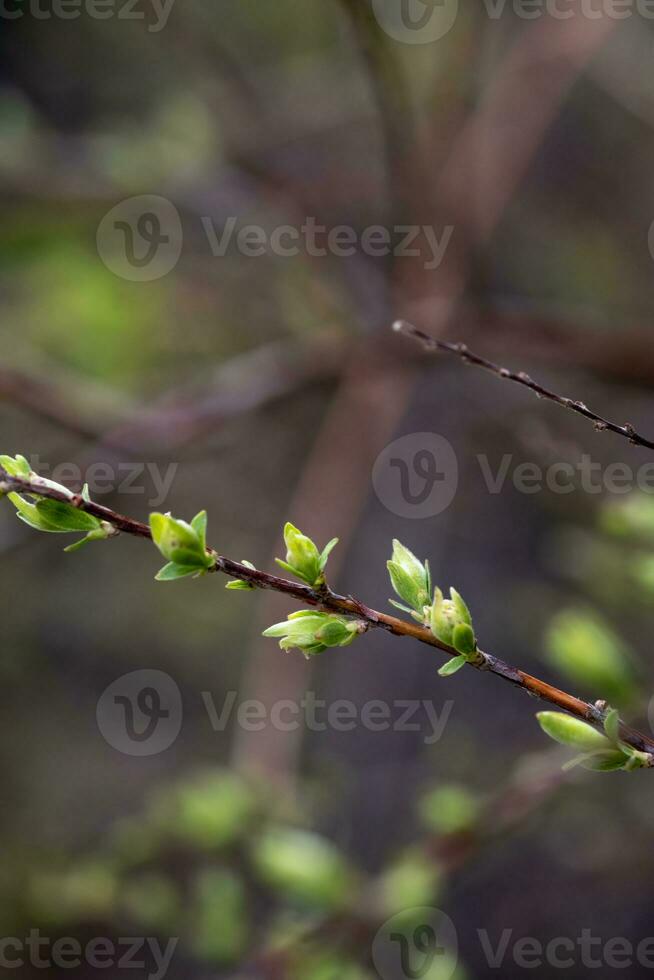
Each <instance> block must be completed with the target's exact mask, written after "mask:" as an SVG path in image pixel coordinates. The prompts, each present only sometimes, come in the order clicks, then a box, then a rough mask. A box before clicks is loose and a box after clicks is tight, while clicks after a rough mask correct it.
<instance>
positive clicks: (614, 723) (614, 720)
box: [604, 708, 620, 745]
mask: <svg viewBox="0 0 654 980" xmlns="http://www.w3.org/2000/svg"><path fill="white" fill-rule="evenodd" d="M604 731H605V732H606V734H607V736H608V737H609V738H610V739H611V741H612V742H613V744H614V745H617V743H618V741H619V739H620V715H619V713H618V711H617V709H616V708H611V710H610V711H609V712H608V713H607V715H606V718H605V719H604Z"/></svg>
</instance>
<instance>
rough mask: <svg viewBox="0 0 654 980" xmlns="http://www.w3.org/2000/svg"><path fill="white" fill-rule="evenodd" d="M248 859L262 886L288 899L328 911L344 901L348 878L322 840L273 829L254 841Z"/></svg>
mask: <svg viewBox="0 0 654 980" xmlns="http://www.w3.org/2000/svg"><path fill="white" fill-rule="evenodd" d="M252 858H253V862H254V866H255V869H256V870H257V871H258V873H259V875H260V876H261V878H262V879H263V881H264V883H265V884H267V885H269V886H270V887H272V888H274V889H275V890H276V891H279V892H282V893H283V894H285V895H288V896H289V897H291V898H295V899H300V900H302V901H305V902H310V903H311V904H313V905H318V906H322V907H328V908H334V907H340V906H342V905H344V904H345V903H346V902H347V901H348V898H349V895H350V893H351V890H352V884H353V882H352V875H351V873H350V870H349V868H348V866H347V864H346V863H345V860H344V858H343V857H342V856H341V854H340V853H339V851H338V850H337V849H336V848H335V847H334V845H333V844H332V843H331V842H330V841H328V840H326V839H325V838H324V837H319V836H318V835H317V834H313V833H308V832H307V831H304V830H294V829H286V828H279V829H276V828H274V829H272V830H268V831H267V832H266V833H265V834H264V836H262V837H260V838H259V839H258V840H257V841H256V843H255V844H254V846H253V849H252Z"/></svg>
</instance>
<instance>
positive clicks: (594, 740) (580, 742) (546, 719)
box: [536, 711, 612, 752]
mask: <svg viewBox="0 0 654 980" xmlns="http://www.w3.org/2000/svg"><path fill="white" fill-rule="evenodd" d="M536 717H537V718H538V723H539V725H540V727H541V728H542V729H543V731H544V732H545V734H546V735H549V737H550V738H553V739H554V741H555V742H560V743H561V744H562V745H572V746H574V747H575V748H578V749H583V750H584V751H586V752H595V751H598V750H599V751H606V750H609V749H612V745H611V743H610V741H609V740H608V738H607V737H606V735H602V734H601V732H598V731H596V730H595V729H594V728H593V727H592V726H591V725H587V724H586V722H584V721H580V720H579V719H578V718H573V717H572V715H566V714H563V713H562V712H559V711H539V712H538V714H537V715H536Z"/></svg>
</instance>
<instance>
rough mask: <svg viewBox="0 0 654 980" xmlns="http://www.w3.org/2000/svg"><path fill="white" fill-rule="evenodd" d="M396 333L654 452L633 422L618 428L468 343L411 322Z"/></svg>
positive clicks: (651, 443)
mask: <svg viewBox="0 0 654 980" xmlns="http://www.w3.org/2000/svg"><path fill="white" fill-rule="evenodd" d="M393 330H395V331H396V332H397V333H402V334H405V336H407V337H412V338H413V339H414V340H417V341H418V343H419V344H422V346H423V347H424V348H425V350H428V351H443V352H444V353H446V354H455V355H456V356H457V357H459V358H461V360H462V361H465V363H466V364H474V365H475V366H476V367H481V368H484V369H485V370H486V371H490V372H491V373H492V374H494V375H496V376H497V377H498V378H505V379H506V380H507V381H514V382H515V383H516V384H519V385H522V386H523V387H524V388H529V389H530V390H531V391H533V392H535V394H536V395H537V396H538V397H539V398H546V399H547V400H548V401H551V402H554V403H555V404H556V405H560V406H561V408H567V409H569V410H570V411H571V412H576V413H577V415H582V416H583V417H584V418H585V419H589V420H590V421H591V422H592V423H593V425H594V426H595V428H596V429H597V430H598V432H606V431H608V432H615V434H616V435H618V436H622V437H623V438H625V439H628V440H629V442H631V443H633V445H634V446H643V447H644V448H645V449H654V441H652V440H651V439H647V438H646V437H645V436H643V435H641V434H640V433H639V432H636V430H635V429H634V427H633V425H631V423H630V422H625V424H624V425H618V423H617V422H611V421H610V420H609V419H605V418H603V417H602V416H601V415H597V413H596V412H593V411H591V409H590V408H588V406H587V405H584V403H583V402H580V401H575V399H574V398H566V397H565V396H564V395H558V394H557V393H556V392H555V391H551V390H550V389H549V388H545V387H544V386H543V385H541V384H538V382H537V381H534V380H533V378H530V377H529V375H528V374H525V373H524V371H518V372H515V371H510V370H509V369H508V368H505V367H501V366H500V365H499V364H494V363H493V361H489V360H487V359H486V358H485V357H481V356H480V355H479V354H475V353H473V351H471V350H469V349H468V347H467V346H466V345H465V344H451V343H449V342H448V341H446V340H437V339H436V337H430V336H429V334H426V333H424V331H422V330H419V329H418V328H417V327H414V326H412V324H410V323H408V322H407V321H406V320H396V322H395V323H394V324H393Z"/></svg>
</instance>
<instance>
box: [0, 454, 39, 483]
mask: <svg viewBox="0 0 654 980" xmlns="http://www.w3.org/2000/svg"><path fill="white" fill-rule="evenodd" d="M0 466H1V467H2V468H3V470H5V472H7V473H8V474H9V476H22V477H24V478H25V479H26V480H29V478H30V477H31V476H32V475H33V473H32V467H31V466H30V464H29V463H28V462H27V460H26V459H25V457H24V456H15V457H14V456H0Z"/></svg>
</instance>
